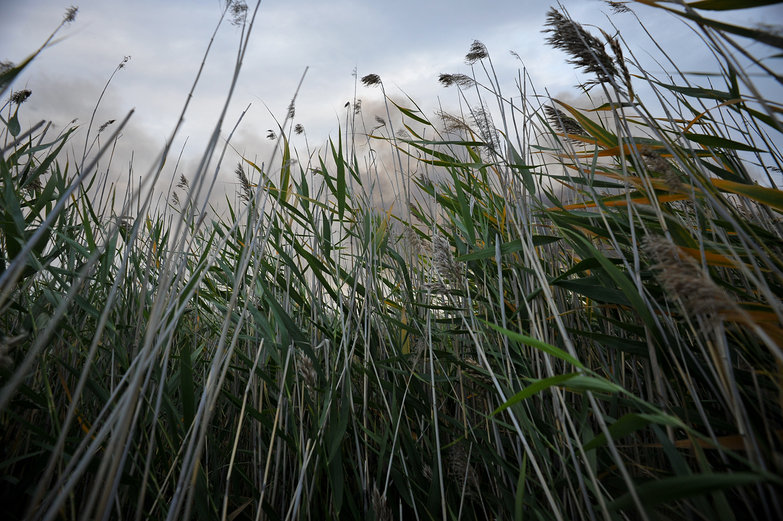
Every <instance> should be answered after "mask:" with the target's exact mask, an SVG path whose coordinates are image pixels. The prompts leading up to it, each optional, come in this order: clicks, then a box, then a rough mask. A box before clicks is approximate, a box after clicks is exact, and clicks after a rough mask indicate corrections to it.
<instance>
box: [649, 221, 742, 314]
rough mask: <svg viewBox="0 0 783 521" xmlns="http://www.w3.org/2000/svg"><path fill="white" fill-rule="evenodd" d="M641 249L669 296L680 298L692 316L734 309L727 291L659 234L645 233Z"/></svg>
mask: <svg viewBox="0 0 783 521" xmlns="http://www.w3.org/2000/svg"><path fill="white" fill-rule="evenodd" d="M642 249H643V250H644V251H645V253H646V254H647V255H648V256H649V257H650V258H651V259H652V260H653V261H655V263H654V264H653V265H652V266H651V267H652V268H653V269H654V270H655V271H656V277H657V278H658V281H659V282H660V283H661V285H662V286H663V288H664V289H665V290H666V291H667V292H668V293H669V295H670V296H671V298H675V299H680V301H682V303H683V307H684V309H685V310H686V312H687V313H688V314H690V315H693V316H715V315H720V314H721V313H725V312H727V311H732V310H734V309H736V304H735V303H734V301H732V300H731V299H730V298H729V296H728V295H727V294H726V292H725V291H724V290H723V289H721V288H720V287H719V286H718V285H717V284H715V282H713V281H712V279H710V277H709V275H708V274H707V273H705V272H704V271H703V270H702V268H701V266H700V265H699V264H698V263H697V262H696V261H695V260H694V259H693V258H692V257H690V256H687V255H686V254H684V253H682V252H681V251H680V249H679V248H678V247H677V245H676V244H674V243H673V242H671V241H670V240H668V239H666V238H665V237H662V236H649V235H648V236H647V237H645V238H644V241H643V242H642Z"/></svg>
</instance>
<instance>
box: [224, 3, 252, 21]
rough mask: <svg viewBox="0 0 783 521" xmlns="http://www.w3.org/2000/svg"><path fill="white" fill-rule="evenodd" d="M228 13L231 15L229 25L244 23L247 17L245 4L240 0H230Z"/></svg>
mask: <svg viewBox="0 0 783 521" xmlns="http://www.w3.org/2000/svg"><path fill="white" fill-rule="evenodd" d="M228 11H229V14H230V15H231V25H234V26H237V25H242V24H244V23H245V20H246V19H247V4H246V3H245V2H240V1H236V0H234V1H230V3H229V8H228Z"/></svg>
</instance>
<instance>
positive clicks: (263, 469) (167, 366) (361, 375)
mask: <svg viewBox="0 0 783 521" xmlns="http://www.w3.org/2000/svg"><path fill="white" fill-rule="evenodd" d="M640 3H643V4H647V5H651V6H654V7H656V8H659V9H662V10H666V11H668V12H669V13H674V14H675V15H677V16H679V17H681V18H683V20H686V21H688V22H689V23H690V24H691V25H692V27H693V28H694V30H696V31H698V32H699V33H700V34H701V35H702V36H703V38H704V41H705V43H708V44H709V48H710V49H711V50H712V53H713V54H712V56H714V59H715V64H716V68H717V69H718V70H719V71H720V72H719V76H718V78H719V80H720V81H721V82H723V85H719V84H718V83H719V80H718V79H715V78H713V79H712V82H711V83H710V84H709V85H707V86H705V85H701V84H694V83H691V82H689V81H688V79H687V77H685V76H681V77H680V79H681V80H682V82H681V83H675V82H674V80H672V78H671V77H663V78H661V77H656V76H655V75H653V74H652V73H651V72H650V71H647V70H644V69H643V68H641V67H640V66H639V65H638V63H637V61H636V59H635V57H634V52H633V51H634V50H633V49H629V48H627V47H626V46H625V45H624V43H623V40H622V37H621V35H617V36H614V37H609V36H608V35H607V34H606V33H603V31H601V36H596V35H594V34H592V33H591V32H590V31H589V30H588V29H586V28H585V27H583V26H582V25H580V24H579V23H578V22H577V21H575V20H572V19H571V18H570V17H569V15H568V13H567V12H566V11H565V10H564V9H563V8H562V7H558V8H553V9H552V10H551V11H550V13H549V15H548V19H547V24H546V28H545V29H546V30H547V31H548V34H549V36H548V42H549V44H550V45H553V46H554V47H556V48H558V49H560V50H562V51H563V52H564V53H565V55H566V56H567V59H568V60H569V61H570V62H571V63H573V64H574V65H575V66H576V67H577V68H579V69H581V70H582V71H583V73H584V74H585V81H584V83H583V88H585V89H594V91H593V94H594V95H595V93H596V92H598V91H600V92H601V94H600V95H599V96H596V99H598V98H600V99H602V100H604V101H605V103H602V104H601V105H599V106H592V107H575V106H572V104H568V103H565V102H564V101H562V100H557V99H551V98H549V97H547V96H536V95H529V96H528V95H526V94H527V93H535V92H536V88H535V86H534V85H530V84H529V82H528V81H527V76H526V75H525V74H524V73H523V74H522V75H521V78H522V79H523V81H522V82H521V83H520V84H519V85H518V87H519V92H516V93H514V102H513V103H512V101H511V99H512V98H509V97H506V96H504V95H502V94H501V93H500V90H499V88H498V87H497V85H498V83H497V78H496V76H495V72H494V68H493V66H492V63H491V55H490V53H489V50H488V49H487V48H486V47H485V46H484V45H483V44H482V43H481V42H474V43H473V44H472V45H471V47H470V49H469V52H468V54H467V56H466V62H467V64H468V65H471V67H470V71H471V73H470V74H467V73H460V72H458V73H444V74H442V75H441V76H440V81H441V83H442V84H443V85H444V86H445V87H451V88H453V87H457V88H458V89H459V90H457V91H456V93H457V95H458V96H460V99H461V100H462V101H463V102H464V106H470V107H477V109H475V110H474V111H473V112H472V113H471V114H465V115H464V116H455V115H450V114H447V113H445V112H444V113H441V114H439V115H434V116H432V117H431V116H429V115H427V114H425V113H424V112H422V111H421V110H420V109H419V108H418V107H417V106H416V105H415V104H413V102H412V101H411V102H410V105H409V106H403V105H401V104H399V103H395V102H394V101H392V100H391V99H390V98H386V97H385V96H386V94H385V91H383V94H384V97H385V99H386V108H387V114H386V115H387V118H386V119H385V120H384V121H383V123H384V124H383V125H380V126H378V127H376V128H375V129H374V130H372V131H369V132H368V134H369V135H364V136H363V135H361V134H360V133H359V132H358V131H354V132H352V133H350V134H349V135H348V139H349V141H348V142H343V137H342V136H343V134H342V132H341V133H340V134H339V135H340V138H339V139H338V140H337V142H329V143H328V144H327V145H326V146H325V147H324V148H323V149H321V152H320V154H317V155H312V156H310V155H308V157H310V159H308V160H306V161H303V162H297V161H295V158H297V154H296V151H295V150H293V149H292V148H291V146H290V144H289V143H290V141H291V139H290V138H291V132H294V133H296V134H301V133H303V132H304V128H303V127H301V125H296V126H294V125H293V117H294V111H293V107H294V106H295V105H294V102H292V104H291V109H290V110H289V111H288V114H287V118H288V119H287V120H286V121H285V122H284V123H282V124H281V125H280V127H279V128H278V130H277V131H274V132H272V134H273V135H272V136H270V139H274V140H276V143H277V148H276V152H275V156H274V157H272V158H270V160H269V161H268V162H266V165H274V166H269V167H264V166H262V165H258V164H256V163H254V162H252V161H250V160H248V159H245V160H244V161H243V162H242V163H241V164H239V165H238V166H235V167H234V168H233V169H232V168H231V167H223V166H221V167H220V168H215V167H214V162H213V161H218V162H219V161H220V160H221V157H222V152H223V151H222V150H221V149H220V147H219V145H218V140H217V136H218V135H219V132H218V130H219V129H220V128H222V126H223V125H224V123H225V122H224V121H223V120H222V117H221V119H220V121H218V122H217V125H216V127H215V131H214V132H213V133H212V136H213V138H212V140H211V141H210V143H209V145H208V147H207V149H206V150H205V151H204V155H203V160H202V162H201V166H200V167H199V169H198V170H197V171H196V172H194V173H192V174H189V175H188V176H187V177H185V176H182V177H181V178H180V179H179V182H178V183H177V184H176V185H174V186H172V187H171V189H169V190H168V191H166V190H165V189H162V188H161V187H159V186H158V184H159V180H160V179H161V172H162V169H163V164H164V160H165V158H166V157H167V155H168V154H169V150H164V151H163V152H162V153H161V156H160V158H159V159H160V160H159V162H158V165H157V166H156V167H154V168H153V171H151V172H150V173H149V175H148V176H146V177H145V178H146V179H149V180H150V181H149V183H150V184H149V185H148V186H144V187H140V189H139V190H137V191H135V192H134V193H133V194H129V195H127V196H126V197H125V199H124V200H123V201H122V202H118V201H117V197H118V196H119V197H120V199H122V196H121V194H117V193H116V191H115V190H114V189H113V188H112V186H111V185H109V184H106V183H107V180H106V179H107V176H106V175H102V174H101V173H99V172H96V171H95V168H96V165H97V164H98V162H97V160H98V159H99V158H100V157H101V154H103V152H104V151H105V150H106V148H107V147H108V146H110V144H111V143H112V141H113V140H114V139H115V138H116V136H117V135H118V134H119V133H120V131H121V130H122V128H123V126H124V124H125V123H126V121H127V118H125V119H124V120H123V121H120V122H112V124H111V126H108V124H107V126H106V127H101V128H100V130H99V132H101V133H104V134H110V135H108V136H104V139H103V144H100V143H99V142H98V141H96V148H95V151H93V152H90V153H87V150H88V147H87V146H86V144H87V142H85V157H84V159H83V160H82V161H79V162H77V163H78V164H74V163H72V162H63V161H62V159H61V157H62V156H61V151H62V150H63V147H64V146H65V145H66V143H68V142H69V140H71V139H72V136H73V133H74V129H72V128H69V129H67V130H65V131H64V132H62V133H60V134H58V135H52V133H51V131H50V129H49V127H46V126H44V125H41V126H38V127H33V128H32V129H31V131H28V132H25V133H23V132H22V130H21V128H20V126H19V124H18V117H17V113H18V110H23V106H22V107H21V108H20V105H21V104H22V102H23V101H24V100H23V99H22V98H25V99H26V97H27V96H29V93H28V94H26V95H23V94H22V92H24V91H18V92H12V93H9V86H10V85H12V82H13V79H14V77H15V76H16V75H17V74H18V73H19V72H20V71H21V70H22V69H23V68H24V67H25V66H27V65H28V64H29V63H30V62H31V61H32V59H33V58H34V57H35V55H33V56H32V57H31V58H29V59H28V60H26V61H25V62H23V63H22V64H20V65H18V66H15V65H13V64H6V65H4V67H3V69H2V71H0V90H2V92H3V96H4V97H8V98H9V102H8V103H6V104H5V105H4V106H3V108H2V112H3V131H2V132H3V134H2V140H3V145H2V150H3V153H2V161H0V187H1V188H2V190H0V197H2V200H3V204H2V206H1V207H0V226H1V228H0V263H1V264H0V324H2V339H1V340H0V342H1V343H0V422H1V424H2V430H0V432H1V433H0V452H1V453H2V458H1V459H2V477H1V478H0V479H2V487H0V502H1V503H2V505H3V509H4V515H5V516H6V517H7V518H8V519H39V520H53V519H92V518H100V519H108V518H117V519H179V518H186V519H189V518H194V517H195V518H203V519H217V518H220V519H294V518H296V519H336V518H340V519H342V518H357V519H378V520H389V519H431V518H435V519H444V520H445V519H460V518H465V519H546V520H550V519H551V520H567V519H591V520H599V519H601V520H614V519H649V520H654V519H721V520H732V519H738V518H744V519H774V518H779V517H783V505H781V502H780V497H781V491H782V490H783V488H782V485H783V477H782V476H781V474H782V471H783V459H782V458H781V453H782V452H783V416H782V415H781V405H783V381H782V378H783V329H781V324H783V320H782V317H783V305H782V304H781V302H783V300H781V298H782V297H783V262H782V261H781V259H783V236H782V232H783V227H782V226H781V213H783V193H782V192H781V191H780V190H778V188H777V185H776V183H775V180H776V179H779V173H780V167H781V159H782V158H781V154H780V151H779V150H778V149H777V148H776V146H775V144H776V143H778V142H779V140H780V135H781V131H783V127H782V126H781V123H780V114H781V112H782V111H783V106H782V105H781V103H780V101H779V100H773V99H765V98H761V97H760V96H759V94H758V92H759V91H758V89H757V88H756V87H755V86H754V84H753V82H752V81H751V78H750V76H749V75H748V74H746V73H745V72H744V69H743V68H742V66H741V63H740V62H738V60H737V59H736V58H735V51H736V47H735V45H736V42H735V38H736V37H737V36H741V37H744V38H751V39H754V40H756V41H758V42H761V43H764V44H766V45H772V46H776V47H778V48H783V44H781V41H780V38H779V37H777V36H775V35H774V34H770V33H766V32H763V31H761V30H758V29H752V28H741V27H735V26H732V25H729V24H725V23H718V22H716V21H713V20H711V19H709V18H708V17H706V16H705V15H704V12H705V10H709V9H711V8H719V7H723V6H725V2H717V1H714V2H713V1H703V2H697V3H695V4H692V7H693V8H697V9H698V11H697V10H695V9H693V8H692V7H687V6H686V7H682V6H678V5H677V4H671V3H659V2H656V1H654V0H642V1H640ZM758 3H762V2H758ZM609 4H610V7H612V9H613V10H614V11H616V15H617V16H634V15H635V14H634V12H633V10H632V9H631V3H629V2H609ZM243 6H244V4H242V3H237V2H229V3H227V5H226V10H225V13H224V17H225V21H226V22H228V23H234V24H236V25H239V26H242V27H243V42H244V44H243V45H246V44H247V41H248V38H249V36H250V33H251V32H252V29H253V25H254V23H255V16H256V14H255V13H256V11H257V7H256V9H255V10H254V9H252V8H251V9H248V8H247V6H244V7H243ZM75 14H76V11H75V9H74V10H73V12H71V11H70V10H69V13H68V14H67V15H66V21H72V20H73V17H74V16H75ZM221 22H223V20H221ZM640 23H641V21H640ZM42 49H43V48H42ZM244 49H245V47H244V46H243V47H242V49H241V50H240V53H239V57H238V63H237V73H238V71H239V69H240V66H241V61H242V57H243V55H244ZM732 49H733V50H732ZM39 52H40V51H39ZM706 52H707V50H706V49H705V53H706ZM663 59H664V60H668V59H669V57H667V56H664V57H663ZM744 59H747V60H750V61H751V62H754V61H755V62H759V61H758V60H756V59H755V58H753V57H752V56H750V57H746V58H744ZM759 63H760V62H759ZM671 64H672V67H673V68H674V67H676V65H675V64H674V62H671ZM762 65H763V64H762ZM523 72H524V71H523ZM767 73H768V74H769V75H770V76H771V77H772V79H773V80H774V79H775V78H777V77H776V76H775V75H774V72H772V71H769V70H767ZM482 74H484V76H482ZM234 79H235V80H236V78H234ZM778 80H779V78H778ZM361 81H362V83H363V84H364V85H365V86H366V87H367V88H371V87H373V86H381V87H383V83H382V81H381V79H380V77H378V76H377V75H367V76H365V77H364V78H362V80H361ZM361 88H364V87H361ZM539 92H540V91H539ZM520 95H521V96H522V101H521V102H520V101H518V99H519V96H520ZM226 98H227V99H226V106H227V104H228V102H229V100H230V98H231V94H230V93H229V94H228V95H227V97H226ZM32 99H34V98H32ZM30 102H31V101H28V103H30ZM489 107H498V109H497V110H494V109H493V110H491V111H490V109H489ZM223 114H225V111H224V112H223ZM346 117H347V118H349V119H352V121H346V122H345V125H346V128H354V129H355V128H358V127H357V125H356V120H357V119H361V118H362V117H363V115H362V113H361V110H359V109H356V110H349V111H348V113H347V116H346ZM399 121H402V122H403V123H404V124H405V129H406V131H407V133H406V134H404V135H403V134H398V133H397V132H395V130H394V128H393V126H392V124H398V122H399ZM496 122H497V123H496ZM42 127H43V128H42ZM365 128H366V126H365ZM417 129H422V130H421V131H419V130H417ZM424 130H426V133H425V132H424ZM174 132H176V129H175V131H174ZM425 135H426V136H434V137H429V138H427V139H425V138H424V137H423V136H425ZM362 139H367V142H368V143H370V145H371V146H372V147H389V151H390V152H391V153H392V157H394V167H393V169H394V170H395V171H397V172H398V173H399V174H406V172H407V170H406V169H407V168H408V167H409V166H410V165H415V167H416V169H415V171H417V172H425V174H424V175H421V176H419V177H413V176H410V175H407V176H405V177H403V181H401V182H400V184H399V185H398V186H399V188H398V190H397V192H398V193H397V194H396V201H395V205H394V206H391V205H387V206H386V208H389V206H391V209H385V210H384V209H379V208H378V207H377V205H376V204H375V203H374V200H375V199H374V194H373V188H372V186H373V181H372V178H371V176H370V174H371V173H372V172H368V171H367V169H366V168H365V167H363V166H360V165H363V164H365V163H364V161H363V160H362V158H360V157H358V156H357V152H356V151H357V150H360V149H361V148H360V147H358V146H357V142H358V141H359V140H362ZM210 164H212V165H213V166H212V167H210V168H208V167H207V165H210ZM406 165H408V166H406ZM751 165H752V168H751ZM226 168H228V171H233V173H234V174H233V175H234V176H235V177H236V179H237V180H238V184H237V187H238V188H237V190H238V191H237V194H236V197H235V198H234V200H235V201H236V203H231V202H230V201H231V198H230V197H227V200H228V201H229V202H227V205H228V211H227V213H226V217H224V218H219V217H215V216H212V215H210V214H209V213H208V209H207V208H206V206H205V203H203V201H205V200H206V197H207V195H208V194H209V193H210V191H211V190H212V188H211V187H212V186H214V184H215V179H216V178H215V177H214V176H216V175H217V172H219V171H220V170H221V169H222V170H226ZM412 171H413V170H412ZM751 172H754V175H751ZM427 173H430V174H432V175H427ZM759 173H760V174H761V175H762V176H763V177H761V178H758V175H759ZM757 178H758V179H757ZM172 185H173V182H172ZM156 193H163V194H164V195H165V196H166V200H167V203H166V204H165V205H161V206H158V207H156V206H155V205H154V204H153V201H154V200H155V199H154V197H155V195H154V194H156ZM90 194H92V195H90ZM94 194H104V195H103V196H102V198H98V197H96V196H95V195H94ZM230 195H231V194H229V196H230ZM118 208H119V210H118Z"/></svg>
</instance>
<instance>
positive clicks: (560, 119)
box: [544, 105, 587, 136]
mask: <svg viewBox="0 0 783 521" xmlns="http://www.w3.org/2000/svg"><path fill="white" fill-rule="evenodd" d="M544 112H545V113H546V116H547V118H548V119H549V122H550V123H552V126H554V127H555V128H556V129H557V130H558V131H559V132H561V133H562V134H575V135H578V136H586V135H587V132H585V129H584V128H582V125H580V124H579V122H578V121H577V120H575V119H574V118H572V117H571V116H568V115H567V114H566V113H565V112H563V111H562V110H560V109H558V108H557V107H554V106H552V105H545V106H544Z"/></svg>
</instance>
